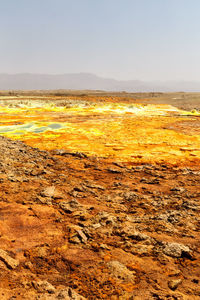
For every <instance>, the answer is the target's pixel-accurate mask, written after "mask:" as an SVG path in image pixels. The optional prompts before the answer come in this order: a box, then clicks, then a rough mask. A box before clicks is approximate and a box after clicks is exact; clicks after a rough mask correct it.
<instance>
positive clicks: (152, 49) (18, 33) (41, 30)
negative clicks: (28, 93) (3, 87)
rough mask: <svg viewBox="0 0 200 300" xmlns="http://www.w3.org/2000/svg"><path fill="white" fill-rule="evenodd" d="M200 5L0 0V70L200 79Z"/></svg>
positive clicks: (191, 1)
mask: <svg viewBox="0 0 200 300" xmlns="http://www.w3.org/2000/svg"><path fill="white" fill-rule="evenodd" d="M199 13H200V1H199V0H0V73H10V74H13V73H41V74H63V73H80V72H86V73H94V74H96V75H99V76H102V77H106V78H115V79H120V80H131V79H132V80H135V79H138V80H148V81H151V80H161V81H162V80H191V81H192V80H196V81H200V17H199Z"/></svg>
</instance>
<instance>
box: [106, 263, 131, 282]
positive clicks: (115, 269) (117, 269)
mask: <svg viewBox="0 0 200 300" xmlns="http://www.w3.org/2000/svg"><path fill="white" fill-rule="evenodd" d="M107 265H108V268H109V269H110V271H111V274H112V275H113V276H114V277H115V278H117V279H119V280H122V281H133V282H134V281H135V274H134V271H130V270H129V269H128V268H127V267H126V266H125V265H123V264H122V263H120V262H119V261H117V260H113V261H110V262H109V263H108V264H107Z"/></svg>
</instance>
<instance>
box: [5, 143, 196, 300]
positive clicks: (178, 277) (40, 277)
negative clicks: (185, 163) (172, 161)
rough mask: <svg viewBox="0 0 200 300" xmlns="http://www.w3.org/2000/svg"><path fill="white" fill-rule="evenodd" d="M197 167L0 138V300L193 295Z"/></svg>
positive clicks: (145, 297) (188, 297)
mask: <svg viewBox="0 0 200 300" xmlns="http://www.w3.org/2000/svg"><path fill="white" fill-rule="evenodd" d="M199 205H200V168H199V166H195V167H190V168H187V167H184V168H180V167H170V166H167V165H150V164H137V165H135V164H134V163H115V162H108V161H107V160H106V159H103V158H101V159H98V158H95V157H87V156H86V155H84V154H81V153H72V152H67V151H64V150H63V151H62V150H54V151H51V152H46V151H40V150H39V149H37V148H32V147H30V146H27V145H25V144H23V143H22V142H20V141H12V140H9V139H7V138H5V137H0V260H1V262H0V268H1V272H0V299H10V300H11V299H84V297H85V298H86V299H135V300H136V299H200V285H199V280H200V278H199V274H200V243H199V230H200V217H199V208H200V206H199Z"/></svg>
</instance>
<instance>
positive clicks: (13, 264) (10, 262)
mask: <svg viewBox="0 0 200 300" xmlns="http://www.w3.org/2000/svg"><path fill="white" fill-rule="evenodd" d="M0 260H2V261H3V262H4V263H5V264H6V266H7V267H8V268H9V269H15V268H17V267H18V265H19V261H18V260H17V259H14V258H12V257H10V256H9V255H8V253H7V252H6V251H4V250H2V249H0Z"/></svg>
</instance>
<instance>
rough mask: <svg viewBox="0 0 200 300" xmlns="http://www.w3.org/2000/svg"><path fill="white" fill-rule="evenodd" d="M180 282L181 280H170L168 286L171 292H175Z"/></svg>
mask: <svg viewBox="0 0 200 300" xmlns="http://www.w3.org/2000/svg"><path fill="white" fill-rule="evenodd" d="M181 282H182V280H181V279H175V280H170V281H169V282H168V286H169V288H170V289H171V290H172V291H175V290H176V289H177V287H178V286H179V284H180V283H181Z"/></svg>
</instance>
